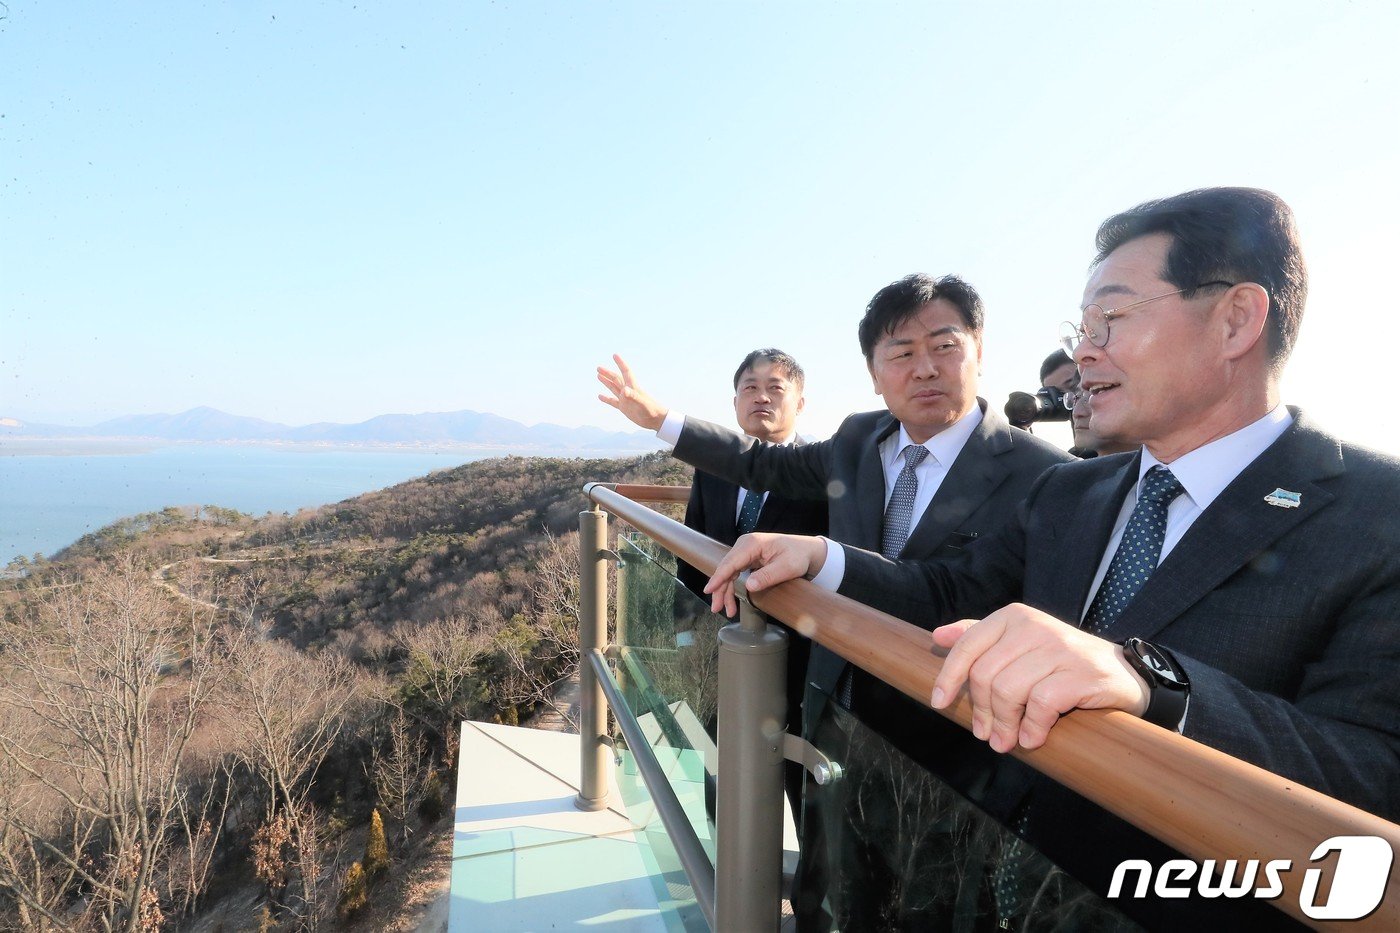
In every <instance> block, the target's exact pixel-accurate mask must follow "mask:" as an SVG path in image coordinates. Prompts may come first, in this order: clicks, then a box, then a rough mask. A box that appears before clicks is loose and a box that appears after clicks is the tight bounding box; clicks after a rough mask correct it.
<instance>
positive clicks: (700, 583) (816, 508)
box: [676, 439, 826, 729]
mask: <svg viewBox="0 0 1400 933" xmlns="http://www.w3.org/2000/svg"><path fill="white" fill-rule="evenodd" d="M800 444H801V440H800V439H799V440H798V441H797V442H796V444H794V446H799V445H800ZM738 502H739V487H738V486H736V485H735V484H734V483H731V482H728V481H727V480H722V479H720V478H719V477H718V476H713V475H711V474H709V473H705V472H703V471H701V470H696V471H695V479H694V480H693V481H692V482H691V484H690V502H689V503H687V505H686V507H685V524H686V527H687V528H694V529H695V530H696V531H699V532H702V533H703V534H705V535H707V536H708V537H711V538H714V539H715V540H716V541H718V542H720V543H721V544H733V543H734V542H735V541H736V540H738V537H739V530H738V528H737V526H736V514H735V513H736V512H737V510H738ZM754 530H755V531H774V532H781V533H784V534H796V535H824V534H826V503H825V502H804V501H802V500H799V499H790V498H788V497H786V496H784V495H782V494H781V493H777V492H770V493H769V494H768V498H767V499H765V500H764V502H763V510H762V511H761V512H759V513H758V524H757V526H756V527H755V529H754ZM676 577H677V578H678V579H679V580H680V581H681V582H682V583H683V584H685V587H686V589H688V590H690V592H692V593H694V594H695V595H696V596H697V597H698V598H699V599H700V601H701V602H702V603H703V604H704V605H705V606H708V605H709V603H710V597H709V596H707V595H705V592H704V590H705V583H706V581H708V580H709V577H707V576H706V575H705V574H703V573H701V572H700V571H698V570H696V569H695V568H694V567H692V566H690V565H689V564H687V563H686V562H685V561H682V560H678V561H676ZM681 595H683V594H681ZM696 608H699V607H698V606H696V604H695V603H694V602H691V603H690V605H689V606H688V607H686V609H682V610H681V611H678V612H677V614H676V616H677V618H678V619H681V618H685V617H686V615H687V614H688V610H690V611H693V610H694V609H696ZM788 632H789V638H788V656H787V670H788V725H789V728H796V729H801V727H802V716H801V706H802V684H803V677H804V675H805V673H806V670H807V660H808V656H809V654H810V651H811V642H810V641H809V640H807V639H806V638H804V637H802V636H801V635H798V634H797V633H795V632H793V631H792V630H791V629H789V630H788Z"/></svg>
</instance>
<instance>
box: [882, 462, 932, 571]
mask: <svg viewBox="0 0 1400 933" xmlns="http://www.w3.org/2000/svg"><path fill="white" fill-rule="evenodd" d="M900 454H901V455H902V456H903V457H904V469H902V470H900V471H899V476H897V477H895V481H894V492H892V493H891V494H890V504H889V505H887V506H885V529H884V532H883V534H881V536H880V553H881V554H883V555H885V556H886V557H888V558H889V559H890V560H894V559H895V558H897V557H899V552H900V551H902V550H904V545H905V543H906V542H907V541H908V540H909V529H910V526H911V525H912V524H913V519H914V497H915V496H916V495H917V494H918V492H919V478H918V477H917V476H915V475H914V470H916V469H917V468H918V466H919V464H921V463H923V462H924V458H925V457H927V456H928V448H927V447H925V446H923V445H922V444H910V445H908V446H907V447H905V448H904V449H903V450H901V451H900Z"/></svg>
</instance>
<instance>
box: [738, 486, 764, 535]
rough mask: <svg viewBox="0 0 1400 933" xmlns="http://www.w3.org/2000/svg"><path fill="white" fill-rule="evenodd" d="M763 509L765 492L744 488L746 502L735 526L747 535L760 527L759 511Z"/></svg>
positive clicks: (740, 532)
mask: <svg viewBox="0 0 1400 933" xmlns="http://www.w3.org/2000/svg"><path fill="white" fill-rule="evenodd" d="M762 511H763V493H761V492H754V491H753V490H752V489H745V490H744V504H743V505H742V506H740V508H739V520H738V521H737V522H736V523H735V526H736V527H737V528H738V530H739V534H741V535H746V534H748V533H749V532H751V531H753V530H754V529H755V528H757V527H758V513H759V512H762Z"/></svg>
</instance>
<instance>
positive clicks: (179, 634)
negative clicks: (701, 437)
mask: <svg viewBox="0 0 1400 933" xmlns="http://www.w3.org/2000/svg"><path fill="white" fill-rule="evenodd" d="M590 480H612V481H617V482H643V483H646V482H657V483H665V484H671V485H675V484H684V483H686V482H688V481H689V475H688V469H687V468H685V467H683V466H680V465H678V464H676V463H674V461H672V460H671V459H670V458H669V457H666V456H664V455H659V454H651V455H647V456H643V457H639V458H636V459H633V460H624V461H619V460H601V459H599V460H578V459H574V460H565V459H544V458H521V457H510V458H505V459H500V460H486V461H479V462H476V463H472V464H468V465H465V466H462V467H459V468H456V469H452V470H444V471H439V472H435V473H432V474H430V475H428V476H426V477H423V478H421V479H417V480H412V481H410V482H407V483H402V484H400V485H398V486H394V487H391V488H389V489H385V490H381V491H378V492H373V493H369V494H366V495H363V496H360V497H357V498H355V499H350V500H347V501H345V502H342V503H339V504H337V505H332V506H326V507H324V508H320V509H316V510H308V511H305V512H302V513H298V514H296V515H291V516H266V517H263V518H256V519H255V518H252V517H250V516H246V515H240V514H238V513H236V512H232V511H229V510H227V509H222V508H219V507H217V506H207V507H204V508H201V509H198V510H178V509H166V510H164V511H162V512H158V513H151V514H148V515H142V516H135V517H133V518H130V519H125V520H123V521H121V522H117V523H115V524H114V525H112V526H109V527H107V528H104V529H102V530H101V531H98V532H95V533H93V534H91V535H88V536H86V537H84V538H83V539H81V540H79V541H78V542H76V543H74V544H73V545H72V546H71V547H69V548H67V549H66V550H65V551H63V552H61V553H60V554H58V555H56V556H55V557H54V558H53V559H52V560H50V561H41V562H39V563H37V564H28V563H25V564H24V566H23V567H22V568H18V569H23V570H26V571H27V575H26V576H25V577H24V578H23V579H20V580H13V581H7V582H5V583H3V584H0V609H3V621H0V681H3V686H0V929H34V930H38V929H125V930H154V929H162V928H168V929H181V928H183V929H209V930H213V929H230V930H231V929H246V928H254V929H256V928H259V927H261V928H264V929H279V930H292V929H318V928H337V929H339V928H362V929H374V930H387V929H409V928H411V926H405V925H404V924H406V923H408V921H407V920H406V919H405V917H406V916H407V913H406V911H405V903H406V902H408V901H412V900H413V899H414V898H421V896H422V891H420V890H418V888H420V887H422V886H421V885H417V884H416V882H415V878H417V877H418V875H421V874H422V871H421V870H420V868H421V864H422V863H424V862H425V860H428V859H430V858H433V857H436V855H433V854H432V853H436V854H437V855H441V854H442V853H443V851H444V849H443V844H444V842H445V841H447V837H448V836H450V830H449V829H448V827H447V825H446V824H445V823H439V821H440V820H441V819H442V818H443V817H444V816H445V815H446V813H447V809H448V801H449V795H450V788H451V787H452V786H453V783H454V780H455V774H454V765H455V761H454V759H455V753H456V748H455V746H456V724H457V723H458V722H459V721H460V720H461V719H463V718H478V719H487V720H494V721H500V722H507V723H517V722H522V721H528V720H529V718H530V717H531V716H532V715H533V714H534V713H535V712H536V711H537V710H538V709H539V708H540V707H541V706H542V705H543V704H544V703H545V702H546V701H547V700H548V699H549V698H550V696H551V694H552V692H553V690H554V688H555V686H556V685H557V684H558V682H559V681H560V680H561V679H562V678H565V677H567V676H568V675H569V673H570V671H571V669H572V668H573V667H574V666H575V665H576V663H577V653H576V650H575V637H576V635H575V633H576V626H577V597H576V586H577V583H576V561H577V557H576V546H577V532H576V530H575V529H576V527H577V514H578V512H579V511H580V510H581V509H582V508H584V506H585V502H584V499H583V497H582V495H581V492H580V490H581V488H582V486H583V484H584V483H585V482H588V481H590ZM448 844H449V845H450V842H448ZM415 866H417V867H415ZM414 872H417V873H418V874H417V875H415V874H414Z"/></svg>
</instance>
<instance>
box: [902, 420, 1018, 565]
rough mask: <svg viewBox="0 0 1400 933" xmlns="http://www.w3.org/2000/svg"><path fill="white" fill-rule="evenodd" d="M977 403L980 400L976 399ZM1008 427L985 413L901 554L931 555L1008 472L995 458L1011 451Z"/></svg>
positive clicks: (998, 484)
mask: <svg viewBox="0 0 1400 933" xmlns="http://www.w3.org/2000/svg"><path fill="white" fill-rule="evenodd" d="M978 401H979V402H981V400H980V399H979V400H978ZM1012 444H1013V440H1012V437H1011V426H1010V425H1008V424H1006V423H1005V422H1004V421H1001V420H1000V419H998V418H996V417H995V416H994V415H992V414H991V413H989V412H987V411H986V406H985V405H983V414H982V421H981V422H980V423H979V424H978V425H977V429H976V430H974V431H973V432H972V435H971V436H970V437H969V438H968V439H967V443H965V444H963V447H962V450H961V451H959V452H958V455H957V458H956V459H954V460H953V464H952V466H950V467H949V468H948V473H947V475H946V476H944V477H943V482H942V483H940V484H939V486H938V492H936V493H934V496H933V500H932V501H931V502H929V504H928V508H927V509H925V510H924V514H923V516H922V517H921V518H920V519H919V523H918V524H917V525H915V526H914V530H913V531H912V532H910V534H909V540H908V541H906V542H905V543H904V550H903V551H901V552H900V554H901V556H904V555H919V556H924V557H926V556H928V555H931V554H932V553H933V552H934V550H935V549H937V548H938V546H939V545H941V544H942V543H943V542H944V541H945V540H947V538H948V536H949V535H950V534H952V533H953V532H954V531H956V530H957V528H958V526H959V525H961V524H962V523H963V522H965V521H966V520H967V518H968V516H970V515H971V514H972V513H973V512H975V511H977V508H978V507H979V506H981V505H982V503H983V502H986V501H987V498H988V497H989V496H990V495H991V494H992V492H993V491H994V490H995V489H996V488H997V487H998V486H1000V485H1001V484H1002V482H1003V481H1004V480H1005V479H1006V477H1007V475H1008V474H1009V473H1010V472H1011V471H1010V470H1009V469H1007V467H1005V466H1003V465H1002V464H1001V462H1000V461H999V460H998V459H997V458H998V457H1000V456H1001V455H1002V454H1004V453H1006V452H1007V451H1009V450H1011V448H1012Z"/></svg>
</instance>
